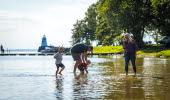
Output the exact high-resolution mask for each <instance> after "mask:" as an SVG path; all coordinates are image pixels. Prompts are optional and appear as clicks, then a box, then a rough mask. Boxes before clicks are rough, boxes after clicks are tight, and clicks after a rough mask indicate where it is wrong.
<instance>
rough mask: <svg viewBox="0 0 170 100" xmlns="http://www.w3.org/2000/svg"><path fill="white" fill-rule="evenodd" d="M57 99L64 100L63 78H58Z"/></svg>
mask: <svg viewBox="0 0 170 100" xmlns="http://www.w3.org/2000/svg"><path fill="white" fill-rule="evenodd" d="M56 98H57V99H58V100H63V79H62V77H61V76H60V77H58V78H56Z"/></svg>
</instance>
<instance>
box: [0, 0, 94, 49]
mask: <svg viewBox="0 0 170 100" xmlns="http://www.w3.org/2000/svg"><path fill="white" fill-rule="evenodd" d="M54 1H55V0H54ZM96 1H97V0H59V1H57V2H56V3H51V4H48V2H47V4H45V3H43V5H42V6H41V7H43V6H44V8H43V9H42V11H41V10H40V8H36V5H35V4H34V5H33V6H32V5H31V4H33V3H34V2H33V3H30V10H29V8H27V10H24V9H19V10H18V9H12V8H15V7H12V8H11V9H9V8H8V9H7V10H5V9H3V10H2V9H1V8H0V44H2V45H4V47H5V48H9V49H10V48H11V49H17V48H25V49H27V48H34V49H37V48H38V46H40V44H41V38H42V36H43V35H44V34H45V35H46V37H47V42H48V44H52V45H54V46H61V45H63V46H70V43H69V41H70V40H71V29H72V28H73V24H74V23H75V22H76V20H77V19H82V18H84V13H85V12H86V11H87V8H88V7H89V6H90V5H91V4H92V3H95V2H96ZM40 4H41V3H40ZM25 5H26V4H25ZM45 5H46V6H45ZM18 6H19V5H18ZM22 6H24V5H22ZM39 6H40V5H39ZM39 6H38V7H39ZM16 8H17V7H16ZM34 9H35V10H34Z"/></svg>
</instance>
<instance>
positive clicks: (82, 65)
mask: <svg viewBox="0 0 170 100" xmlns="http://www.w3.org/2000/svg"><path fill="white" fill-rule="evenodd" d="M89 64H91V62H90V60H87V61H86V63H84V62H82V63H80V64H78V69H79V70H80V72H81V73H82V74H84V70H85V71H86V73H88V70H87V65H89Z"/></svg>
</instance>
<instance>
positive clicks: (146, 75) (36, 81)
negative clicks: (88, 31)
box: [0, 56, 170, 100]
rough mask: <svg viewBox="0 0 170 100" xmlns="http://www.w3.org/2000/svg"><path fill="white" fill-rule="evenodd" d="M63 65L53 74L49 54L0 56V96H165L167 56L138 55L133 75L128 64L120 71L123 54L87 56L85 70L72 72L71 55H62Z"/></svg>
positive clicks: (169, 89) (169, 73) (22, 99)
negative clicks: (63, 68) (135, 71)
mask: <svg viewBox="0 0 170 100" xmlns="http://www.w3.org/2000/svg"><path fill="white" fill-rule="evenodd" d="M63 58H64V59H63V64H64V65H65V66H66V68H65V70H64V71H63V73H62V74H63V75H62V76H58V78H56V77H55V70H56V67H55V64H54V62H55V61H54V59H53V57H52V56H0V86H1V87H0V100H62V99H64V100H73V99H83V100H86V99H115V100H134V99H137V100H146V99H148V100H151V99H153V100H168V99H169V98H170V95H169V93H170V60H169V59H156V58H138V59H137V61H136V64H137V73H138V74H137V76H134V73H133V71H132V67H131V65H130V67H129V75H128V76H126V75H125V73H124V61H123V58H121V57H118V56H93V57H89V59H90V60H91V62H92V64H91V65H90V66H89V68H88V70H89V73H88V74H86V75H82V74H80V73H79V71H78V70H77V73H76V74H74V73H72V71H73V65H74V62H73V60H72V58H71V56H63Z"/></svg>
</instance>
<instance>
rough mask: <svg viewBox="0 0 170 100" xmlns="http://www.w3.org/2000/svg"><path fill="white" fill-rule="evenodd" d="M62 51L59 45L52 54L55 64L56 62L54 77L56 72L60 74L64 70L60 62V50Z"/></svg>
mask: <svg viewBox="0 0 170 100" xmlns="http://www.w3.org/2000/svg"><path fill="white" fill-rule="evenodd" d="M63 51H64V48H63V47H59V49H58V52H57V53H56V54H55V55H54V59H56V61H55V64H56V67H57V70H56V77H57V74H60V75H62V74H61V72H62V71H63V70H64V68H65V66H64V65H63V63H62V59H63V58H62V54H61V53H62V52H63ZM60 67H61V70H60V71H59V68H60Z"/></svg>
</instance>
